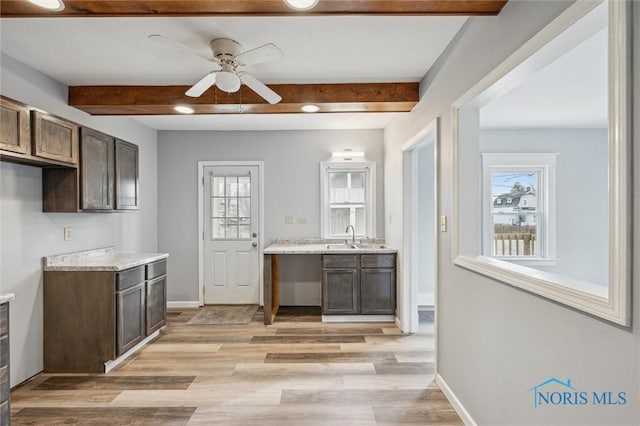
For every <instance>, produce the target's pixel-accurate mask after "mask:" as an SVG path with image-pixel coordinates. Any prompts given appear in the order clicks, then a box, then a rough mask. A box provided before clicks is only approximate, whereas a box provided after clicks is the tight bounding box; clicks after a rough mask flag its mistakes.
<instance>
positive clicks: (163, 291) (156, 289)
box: [146, 275, 167, 334]
mask: <svg viewBox="0 0 640 426" xmlns="http://www.w3.org/2000/svg"><path fill="white" fill-rule="evenodd" d="M146 290H147V334H151V333H153V332H154V331H156V330H158V329H159V328H160V327H162V326H163V325H165V324H166V323H167V276H166V275H163V276H161V277H158V278H155V279H153V280H151V281H147V286H146Z"/></svg>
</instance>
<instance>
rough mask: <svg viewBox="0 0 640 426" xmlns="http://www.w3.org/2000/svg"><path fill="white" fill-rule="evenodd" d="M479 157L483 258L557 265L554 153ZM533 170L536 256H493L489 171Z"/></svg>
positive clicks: (505, 154)
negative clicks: (535, 181) (536, 174)
mask: <svg viewBox="0 0 640 426" xmlns="http://www.w3.org/2000/svg"><path fill="white" fill-rule="evenodd" d="M481 155H482V255H483V256H486V257H491V258H493V259H498V260H503V261H507V262H513V263H516V264H520V265H529V266H553V265H557V263H558V259H557V257H556V237H557V229H556V163H557V161H556V159H557V156H558V154H557V153H525V152H522V153H521V152H517V153H516V152H513V153H493V152H483V153H481ZM500 169H502V170H505V171H529V170H530V171H536V172H539V173H540V182H539V183H538V185H539V187H538V188H537V191H538V194H536V204H537V207H536V211H537V218H538V221H537V223H536V241H537V248H538V253H539V255H538V256H530V257H515V256H494V255H493V229H494V223H493V203H492V202H488V200H491V199H492V183H491V172H492V171H494V170H500Z"/></svg>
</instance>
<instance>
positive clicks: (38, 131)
mask: <svg viewBox="0 0 640 426" xmlns="http://www.w3.org/2000/svg"><path fill="white" fill-rule="evenodd" d="M31 131H32V136H33V149H32V154H33V155H34V156H36V157H40V158H46V159H49V160H56V161H60V162H62V163H67V164H70V165H77V164H78V125H77V124H75V123H73V122H71V121H68V120H65V119H62V118H59V117H55V116H53V115H49V114H46V113H44V112H40V111H35V110H34V111H31Z"/></svg>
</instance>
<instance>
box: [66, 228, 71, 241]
mask: <svg viewBox="0 0 640 426" xmlns="http://www.w3.org/2000/svg"><path fill="white" fill-rule="evenodd" d="M71 236H72V235H71V228H64V240H65V241H70V240H71Z"/></svg>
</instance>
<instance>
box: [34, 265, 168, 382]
mask: <svg viewBox="0 0 640 426" xmlns="http://www.w3.org/2000/svg"><path fill="white" fill-rule="evenodd" d="M166 284H167V276H166V260H161V261H158V262H154V263H149V264H146V265H141V266H137V267H134V268H130V269H126V270H123V271H118V272H114V271H91V270H84V271H45V272H44V371H45V372H47V373H102V372H104V371H105V362H107V361H112V360H115V359H117V358H118V357H119V356H121V355H123V354H125V353H126V352H127V351H129V350H131V348H133V347H135V346H136V345H137V344H139V343H140V342H142V341H143V340H144V339H145V338H146V337H147V336H149V335H151V334H152V333H154V332H155V331H156V330H158V329H159V328H160V327H162V326H163V325H164V324H165V322H166V291H167V290H166Z"/></svg>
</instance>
